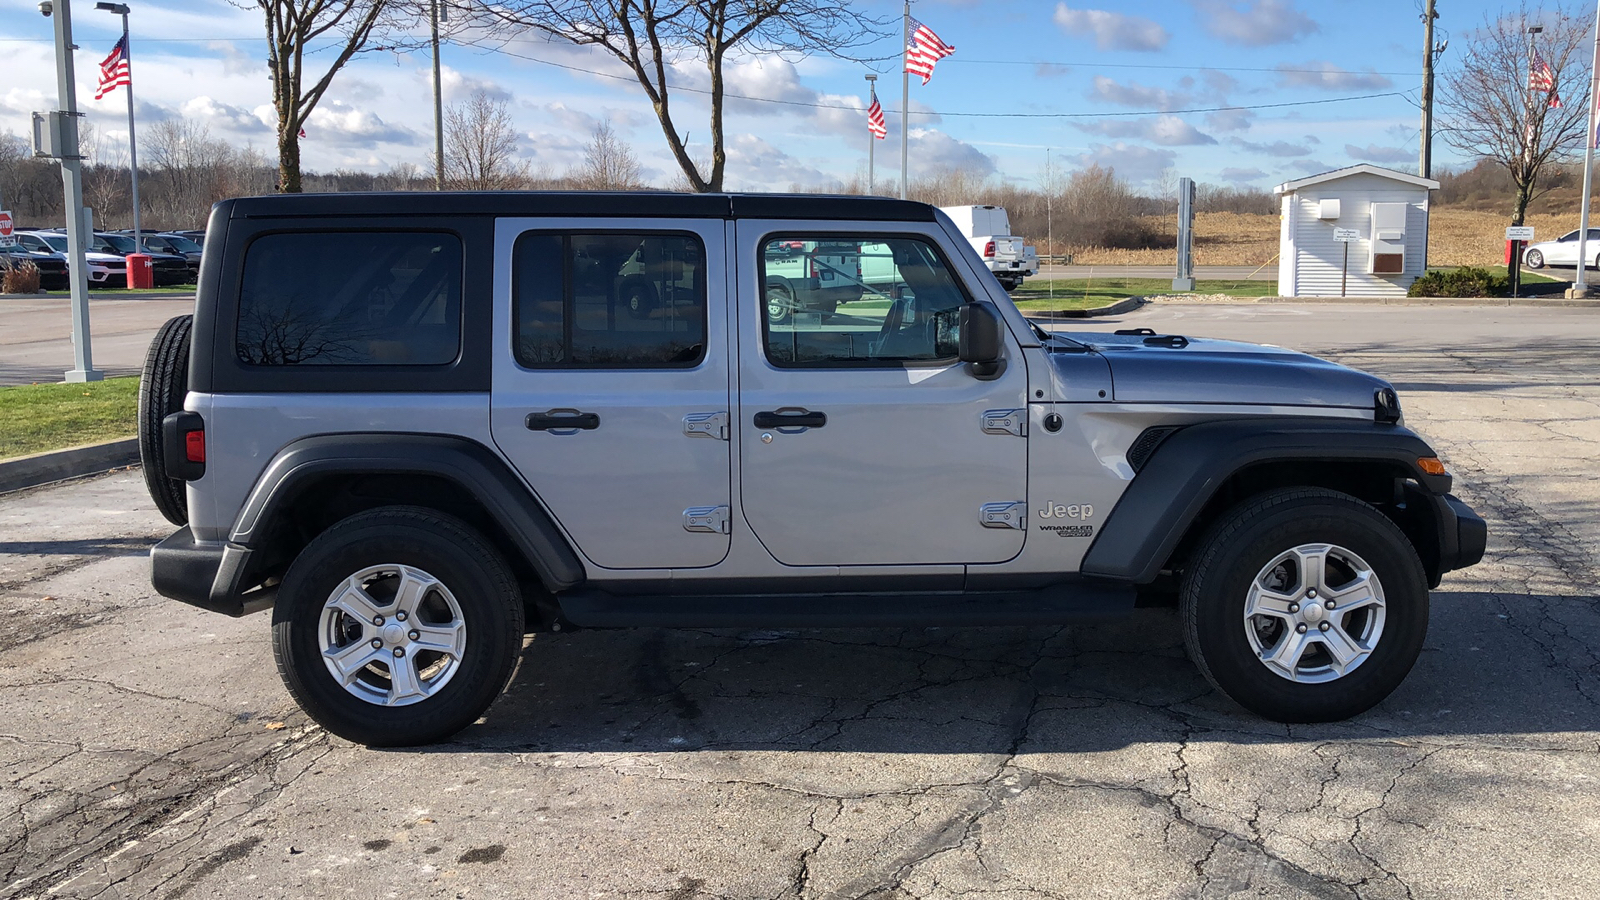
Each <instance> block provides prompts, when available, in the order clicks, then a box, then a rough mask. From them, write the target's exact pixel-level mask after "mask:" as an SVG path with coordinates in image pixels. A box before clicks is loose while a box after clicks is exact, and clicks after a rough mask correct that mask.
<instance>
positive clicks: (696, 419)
mask: <svg viewBox="0 0 1600 900" xmlns="http://www.w3.org/2000/svg"><path fill="white" fill-rule="evenodd" d="M683 433H684V434H687V435H688V436H689V437H703V438H712V439H713V440H718V441H725V440H727V439H728V414H727V413H725V412H714V413H690V414H688V415H687V416H684V417H683Z"/></svg>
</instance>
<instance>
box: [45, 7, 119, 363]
mask: <svg viewBox="0 0 1600 900" xmlns="http://www.w3.org/2000/svg"><path fill="white" fill-rule="evenodd" d="M39 12H41V13H43V14H44V15H47V16H52V15H53V16H54V17H55V20H56V21H55V26H56V27H55V32H56V94H57V98H58V99H57V102H59V103H60V104H61V109H60V111H58V112H54V113H51V114H50V116H49V118H50V119H51V128H50V131H51V137H50V139H49V140H50V144H51V146H52V147H53V148H54V153H52V154H50V155H53V156H55V157H56V158H57V159H59V160H61V187H62V191H63V193H64V194H65V195H66V197H65V199H66V204H65V205H66V214H67V266H68V267H69V269H70V271H69V272H68V278H69V283H70V284H71V286H72V357H73V367H72V368H71V369H70V370H68V371H67V373H66V380H67V381H69V382H73V381H76V382H84V381H100V380H102V379H103V378H105V377H106V375H105V373H104V372H101V371H98V370H96V369H95V367H94V361H93V358H92V356H91V354H90V352H89V270H88V264H87V263H86V262H85V261H84V257H83V251H84V245H85V243H86V240H85V239H86V238H87V237H90V236H89V235H85V234H84V231H85V227H84V226H85V225H87V224H88V223H87V221H85V220H86V218H87V217H86V216H85V215H84V208H83V156H82V155H81V154H79V153H78V118H79V116H80V115H82V114H81V113H79V112H78V86H77V82H76V80H75V79H76V75H75V73H74V71H73V66H72V50H73V46H72V7H71V0H45V2H43V3H40V4H39ZM36 115H37V114H36ZM35 152H36V153H37V150H36V151H35Z"/></svg>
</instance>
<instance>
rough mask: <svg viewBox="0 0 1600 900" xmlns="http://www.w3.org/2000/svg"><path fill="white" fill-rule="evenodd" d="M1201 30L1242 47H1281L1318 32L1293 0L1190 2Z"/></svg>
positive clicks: (1309, 18)
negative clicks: (1197, 13) (1273, 45)
mask: <svg viewBox="0 0 1600 900" xmlns="http://www.w3.org/2000/svg"><path fill="white" fill-rule="evenodd" d="M1193 3H1194V6H1195V9H1196V11H1197V12H1199V13H1200V24H1201V27H1203V28H1205V30H1206V32H1207V33H1209V34H1211V35H1212V36H1213V37H1217V38H1220V39H1222V40H1224V41H1226V42H1228V43H1230V44H1240V45H1242V46H1245V47H1265V46H1268V45H1271V44H1283V43H1288V42H1289V41H1293V40H1296V39H1298V38H1300V37H1303V36H1305V35H1308V34H1313V33H1315V32H1316V31H1318V30H1320V29H1319V26H1318V25H1317V23H1316V22H1315V21H1313V20H1312V18H1311V17H1310V16H1308V15H1306V14H1305V13H1303V12H1301V11H1300V10H1298V9H1296V8H1295V5H1294V0H1242V2H1240V0H1193Z"/></svg>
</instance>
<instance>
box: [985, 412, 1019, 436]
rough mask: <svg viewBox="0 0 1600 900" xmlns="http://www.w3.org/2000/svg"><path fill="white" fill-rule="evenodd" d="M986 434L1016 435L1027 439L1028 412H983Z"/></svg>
mask: <svg viewBox="0 0 1600 900" xmlns="http://www.w3.org/2000/svg"><path fill="white" fill-rule="evenodd" d="M983 433H984V434H1014V435H1016V436H1017V437H1025V436H1026V435H1027V433H1028V411H1027V410H1025V409H988V410H984V412H983Z"/></svg>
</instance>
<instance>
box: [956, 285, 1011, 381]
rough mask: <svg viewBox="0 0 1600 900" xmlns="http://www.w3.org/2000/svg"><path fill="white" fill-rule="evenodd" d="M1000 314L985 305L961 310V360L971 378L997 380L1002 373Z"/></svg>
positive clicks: (1003, 367)
mask: <svg viewBox="0 0 1600 900" xmlns="http://www.w3.org/2000/svg"><path fill="white" fill-rule="evenodd" d="M1001 328H1002V326H1001V324H1000V314H999V313H997V312H995V309H994V307H992V306H990V305H989V304H987V303H968V304H966V305H965V306H963V307H961V361H962V362H964V363H966V364H967V371H968V372H969V373H971V374H972V377H974V378H978V379H981V380H984V381H988V380H990V379H994V378H999V377H1000V373H1001V372H1004V371H1005V367H1006V364H1005V360H1003V359H1001V358H1000V355H1001V353H1002V352H1003V351H1004V349H1005V341H1004V339H1003V337H1002V335H1003V332H1002V330H1001Z"/></svg>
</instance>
